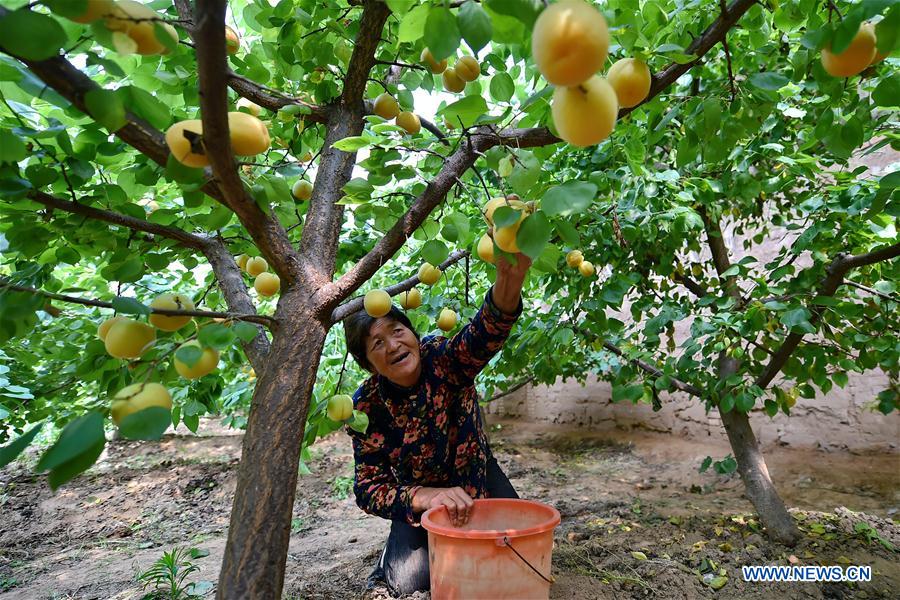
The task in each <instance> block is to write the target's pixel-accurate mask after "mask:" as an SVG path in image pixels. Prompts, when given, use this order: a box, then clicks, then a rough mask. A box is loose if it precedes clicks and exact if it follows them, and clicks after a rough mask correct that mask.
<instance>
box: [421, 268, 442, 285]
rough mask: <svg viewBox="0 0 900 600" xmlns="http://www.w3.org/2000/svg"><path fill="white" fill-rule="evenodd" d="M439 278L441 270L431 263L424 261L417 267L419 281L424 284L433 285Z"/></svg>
mask: <svg viewBox="0 0 900 600" xmlns="http://www.w3.org/2000/svg"><path fill="white" fill-rule="evenodd" d="M440 278H441V270H440V269H439V268H437V267H435V266H433V265H432V264H431V263H424V264H422V266H421V267H419V281H421V282H422V283H424V284H425V285H434V284H435V283H437V280H438V279H440Z"/></svg>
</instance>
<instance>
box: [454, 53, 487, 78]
mask: <svg viewBox="0 0 900 600" xmlns="http://www.w3.org/2000/svg"><path fill="white" fill-rule="evenodd" d="M454 68H455V70H456V74H457V75H459V77H460V78H461V79H462V80H463V81H475V80H476V79H478V76H479V75H481V65H480V64H478V61H477V60H475V57H474V56H463V57H462V58H460V59H459V60H458V61H456V66H455V67H454Z"/></svg>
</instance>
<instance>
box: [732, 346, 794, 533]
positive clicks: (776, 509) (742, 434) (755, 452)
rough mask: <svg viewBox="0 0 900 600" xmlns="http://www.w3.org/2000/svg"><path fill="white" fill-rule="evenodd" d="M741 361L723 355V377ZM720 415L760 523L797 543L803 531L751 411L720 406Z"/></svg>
mask: <svg viewBox="0 0 900 600" xmlns="http://www.w3.org/2000/svg"><path fill="white" fill-rule="evenodd" d="M738 364H739V363H738V361H736V360H735V359H732V358H727V357H725V356H722V357H720V359H719V376H720V377H721V378H722V379H727V378H728V377H730V376H731V375H733V374H734V373H735V372H737V370H738ZM719 414H720V415H721V416H722V424H723V425H724V426H725V433H727V434H728V441H729V442H730V443H731V450H732V452H734V458H735V460H736V461H737V465H738V473H740V475H741V480H743V482H744V489H745V490H746V492H747V496H748V497H749V498H750V502H752V503H753V506H754V507H755V508H756V512H757V514H758V515H759V520H760V522H762V524H763V526H765V528H766V534H767V535H768V536H769V537H770V538H771V539H773V540H775V541H777V542H781V543H782V544H785V545H788V546H793V545H794V544H796V543H797V541H799V539H800V531H799V530H798V529H797V525H796V524H795V523H794V519H793V517H791V514H790V513H789V512H788V511H787V508H785V506H784V502H782V500H781V497H780V496H779V495H778V490H776V489H775V484H774V483H773V482H772V478H771V477H770V476H769V468H768V467H767V466H766V459H765V458H764V457H763V454H762V451H761V450H760V448H759V442H758V441H757V439H756V436H755V435H753V428H752V427H751V426H750V419H749V417H748V416H747V413H745V412H741V411H739V410H737V409H736V408H733V409H731V410H730V411H728V412H724V411H723V410H722V408H721V407H719Z"/></svg>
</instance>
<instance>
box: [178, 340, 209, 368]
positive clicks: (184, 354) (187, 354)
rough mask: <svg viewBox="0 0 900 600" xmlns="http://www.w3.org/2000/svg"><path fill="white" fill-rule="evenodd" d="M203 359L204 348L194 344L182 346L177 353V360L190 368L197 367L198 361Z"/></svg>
mask: <svg viewBox="0 0 900 600" xmlns="http://www.w3.org/2000/svg"><path fill="white" fill-rule="evenodd" d="M202 357H203V348H201V347H200V346H196V345H194V344H191V345H186V346H181V347H180V348H178V350H176V351H175V358H176V359H178V360H179V361H181V362H183V363H184V364H186V365H187V366H188V367H193V366H194V365H196V364H197V361H199V360H200V359H201V358H202Z"/></svg>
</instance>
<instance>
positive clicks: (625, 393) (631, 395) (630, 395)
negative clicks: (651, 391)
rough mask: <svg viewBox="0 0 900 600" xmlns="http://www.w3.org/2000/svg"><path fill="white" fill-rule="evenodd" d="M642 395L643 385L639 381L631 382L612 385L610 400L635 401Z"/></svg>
mask: <svg viewBox="0 0 900 600" xmlns="http://www.w3.org/2000/svg"><path fill="white" fill-rule="evenodd" d="M643 395H644V386H643V385H642V384H640V383H631V384H628V385H613V390H612V401H613V402H621V401H622V400H628V401H631V402H637V401H638V400H640V399H641V397H643Z"/></svg>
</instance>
